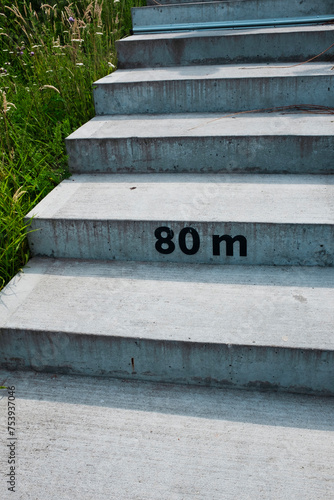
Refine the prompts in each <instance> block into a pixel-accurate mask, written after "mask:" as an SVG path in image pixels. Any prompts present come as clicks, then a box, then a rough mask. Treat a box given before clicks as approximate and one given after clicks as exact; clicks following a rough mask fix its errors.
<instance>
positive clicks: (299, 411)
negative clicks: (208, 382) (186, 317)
mask: <svg viewBox="0 0 334 500" xmlns="http://www.w3.org/2000/svg"><path fill="white" fill-rule="evenodd" d="M0 377H1V383H2V384H5V385H14V386H15V388H16V411H17V424H18V429H17V448H16V452H17V454H16V458H17V463H16V464H15V465H16V472H17V481H16V493H15V494H13V493H12V492H10V491H7V485H6V479H5V477H4V476H3V478H2V484H1V497H2V498H3V499H9V498H13V497H15V498H17V499H20V500H30V499H31V500H32V499H33V500H35V499H38V500H40V499H42V498H47V499H48V500H59V499H63V500H69V499H79V498H80V499H82V500H96V499H98V500H110V499H112V500H114V499H115V500H116V499H117V500H128V499H129V498H134V499H138V500H139V499H140V500H142V499H150V500H157V499H158V498H160V499H165V500H181V499H184V500H193V499H207V500H221V498H224V499H228V500H229V499H231V500H232V499H235V498H238V499H240V500H246V499H254V498H256V499H264V500H267V499H268V498H275V499H277V500H283V499H284V500H285V499H286V498H293V499H296V500H299V499H300V500H302V499H303V500H314V498H322V499H330V498H332V497H333V493H334V485H333V476H332V463H333V458H334V457H333V449H334V447H333V444H334V443H333V418H332V416H333V404H334V403H333V398H326V399H324V398H319V397H311V396H308V397H307V396H296V395H282V394H256V393H245V392H244V391H226V390H219V389H212V388H211V389H205V388H195V387H177V386H172V385H162V384H159V385H158V384H149V383H144V384H143V383H142V384H138V383H135V382H129V381H127V382H124V381H110V380H105V379H93V378H88V377H80V378H78V377H69V376H60V375H58V376H57V377H55V376H52V375H43V374H27V373H21V372H16V373H13V372H12V373H10V372H5V371H2V372H1V373H0ZM2 392H4V391H2ZM0 407H1V448H2V453H1V454H0V457H1V458H0V460H1V469H2V471H3V474H6V473H7V472H8V464H7V460H6V459H7V456H8V449H7V447H6V444H7V441H6V435H7V423H6V419H5V415H6V412H7V397H6V393H4V394H3V398H2V399H1V401H0Z"/></svg>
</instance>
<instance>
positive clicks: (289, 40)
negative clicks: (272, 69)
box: [117, 24, 334, 69]
mask: <svg viewBox="0 0 334 500" xmlns="http://www.w3.org/2000/svg"><path fill="white" fill-rule="evenodd" d="M333 30H334V27H333V26H332V25H330V24H327V25H326V24H325V25H317V26H290V27H282V28H277V27H275V28H254V29H251V30H250V29H238V30H232V29H226V30H208V31H204V30H203V31H191V32H178V33H168V32H167V33H163V34H162V33H159V34H146V35H134V36H130V37H127V38H124V39H123V40H119V41H118V42H117V56H118V67H119V68H121V69H125V68H144V67H147V66H149V67H163V66H177V65H182V66H183V65H184V66H187V65H199V64H203V65H208V64H228V63H231V62H232V61H234V62H241V63H243V64H245V63H263V62H266V63H267V64H272V63H275V62H277V61H282V62H293V63H297V62H303V61H307V60H309V59H311V58H312V57H315V56H317V58H316V61H318V62H319V61H321V60H325V61H326V60H327V61H331V60H333V54H334V47H331V48H330V49H329V50H327V51H326V52H324V53H322V52H323V51H324V50H325V49H326V48H327V47H330V46H331V45H332V43H333Z"/></svg>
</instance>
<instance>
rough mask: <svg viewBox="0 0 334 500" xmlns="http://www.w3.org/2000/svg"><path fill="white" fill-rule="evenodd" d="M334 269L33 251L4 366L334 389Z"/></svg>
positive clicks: (11, 289)
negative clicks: (51, 255)
mask: <svg viewBox="0 0 334 500" xmlns="http://www.w3.org/2000/svg"><path fill="white" fill-rule="evenodd" d="M333 283H334V268H318V267H314V268H304V267H297V268H296V267H289V268H281V267H265V266H255V267H254V266H246V267H245V266H241V267H239V266H206V265H184V264H183V265H181V264H166V263H143V262H141V263H138V262H99V261H90V262H89V261H79V260H78V261H76V260H72V259H70V260H61V259H57V260H52V259H33V260H31V261H30V262H29V264H28V266H27V267H26V268H25V272H24V273H23V274H20V275H18V276H17V277H16V278H14V280H13V281H12V282H11V283H10V284H9V285H8V286H7V287H6V288H5V289H4V291H3V292H2V294H1V307H2V310H3V312H2V315H1V328H0V331H1V338H2V341H1V346H0V359H1V367H2V368H6V369H10V370H14V369H23V370H34V371H38V372H40V371H45V372H51V373H67V374H80V375H93V376H107V377H116V378H122V379H132V380H135V379H137V380H151V381H163V382H169V383H170V382H172V383H175V382H176V383H184V384H197V385H212V386H217V387H229V388H248V389H261V388H262V389H271V390H281V391H290V392H303V393H310V394H312V393H316V394H323V395H334V339H333V321H334V309H333V299H334V289H333Z"/></svg>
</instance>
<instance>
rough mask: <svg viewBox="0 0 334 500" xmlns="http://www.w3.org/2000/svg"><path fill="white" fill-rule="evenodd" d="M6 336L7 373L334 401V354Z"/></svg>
mask: <svg viewBox="0 0 334 500" xmlns="http://www.w3.org/2000/svg"><path fill="white" fill-rule="evenodd" d="M1 337H2V342H1V351H0V353H1V356H0V357H1V360H2V361H1V368H4V369H9V370H17V369H20V370H29V369H30V370H34V371H38V372H51V373H53V374H57V373H63V374H78V375H86V376H87V375H89V376H104V377H115V378H122V379H131V380H151V381H160V382H167V383H170V382H172V383H182V384H195V385H205V386H215V387H222V388H223V387H229V388H244V389H266V390H268V389H270V390H275V391H276V390H281V391H288V392H297V393H306V394H323V395H334V370H333V366H334V352H333V351H326V350H315V349H314V350H311V349H310V350H307V349H305V350H299V349H291V348H280V347H269V346H268V347H263V346H261V347H258V346H243V345H241V346H237V345H232V344H229V345H224V344H210V343H208V344H207V343H191V342H177V341H165V340H148V339H139V338H124V337H103V336H101V337H98V338H96V336H92V335H81V334H67V333H63V332H49V331H38V332H36V331H30V330H27V331H16V330H6V329H5V330H2V332H1ZM282 367H284V369H282Z"/></svg>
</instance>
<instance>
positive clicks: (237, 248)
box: [0, 0, 334, 500]
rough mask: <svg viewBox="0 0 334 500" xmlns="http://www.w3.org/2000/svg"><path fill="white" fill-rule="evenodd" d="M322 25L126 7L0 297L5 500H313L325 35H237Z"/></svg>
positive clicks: (319, 478) (244, 12)
mask: <svg viewBox="0 0 334 500" xmlns="http://www.w3.org/2000/svg"><path fill="white" fill-rule="evenodd" d="M159 1H160V2H161V3H162V1H163V0H159ZM163 3H167V0H164V2H163ZM170 3H173V2H172V1H170ZM331 14H333V16H332V17H334V12H332V11H331V5H330V2H327V1H325V0H324V1H318V2H317V3H315V2H311V1H310V0H305V1H304V2H301V3H300V2H299V1H298V2H297V1H296V2H295V1H289V2H287V1H285V0H280V1H278V0H277V1H276V0H270V1H269V0H267V1H261V0H257V1H253V0H243V1H240V2H236V1H235V2H233V1H231V2H215V3H209V2H203V3H197V4H196V3H193V4H189V5H187V4H186V3H185V2H182V4H180V5H166V6H156V5H155V6H153V7H147V8H142V9H135V10H134V12H133V20H134V30H135V31H136V30H137V32H138V33H139V32H140V30H142V31H143V27H145V28H144V29H145V30H146V29H147V27H148V28H149V29H152V30H153V31H161V33H155V32H154V33H145V34H136V35H133V36H130V37H129V38H126V39H124V40H121V41H120V42H119V43H118V55H119V68H121V69H118V70H117V71H116V72H115V73H113V74H111V75H109V76H107V77H105V78H102V79H101V80H99V81H98V82H96V83H95V85H94V95H95V106H96V117H95V118H94V119H93V120H91V121H90V122H89V123H87V124H85V125H84V126H83V127H81V128H80V129H79V130H77V131H76V132H74V133H73V134H72V135H71V136H70V137H68V139H67V149H68V154H69V165H70V169H71V171H72V173H73V175H72V177H71V178H70V179H68V180H66V181H64V182H62V183H61V184H60V185H59V186H58V187H57V188H56V189H55V190H54V191H53V192H52V193H50V194H49V195H48V196H47V197H46V198H45V199H44V200H43V201H42V202H41V203H40V204H39V205H38V206H37V207H36V208H35V209H34V210H33V211H32V212H31V213H30V214H28V215H27V221H31V231H30V232H29V235H28V237H29V244H30V248H31V251H32V253H33V256H34V257H33V258H32V259H31V261H30V262H29V264H28V266H27V267H26V268H25V270H24V272H23V273H20V274H19V275H17V276H16V277H15V278H14V279H13V280H12V281H11V283H9V285H8V286H7V287H6V288H5V289H4V290H3V292H2V293H1V295H0V310H1V315H0V333H1V343H0V367H1V370H0V379H1V380H0V386H6V387H11V388H12V389H11V390H12V393H11V394H15V397H16V400H15V401H16V406H15V412H16V416H17V421H16V423H17V426H16V428H15V429H16V431H15V440H14V441H13V437H12V436H11V437H9V435H8V434H7V413H8V408H7V400H6V397H5V396H6V391H4V390H3V389H0V405H3V409H4V411H3V413H1V414H2V415H4V417H3V419H2V420H1V422H0V425H2V427H1V429H2V432H1V435H2V436H3V440H2V441H1V443H0V444H1V445H3V449H2V451H4V453H1V454H0V465H1V470H2V471H3V473H4V474H7V475H10V474H12V476H10V477H11V478H12V477H14V481H12V483H13V482H14V484H15V491H16V492H17V494H18V495H19V496H18V498H22V499H30V498H31V499H48V500H59V499H62V500H67V499H68V500H69V499H73V498H75V499H79V498H80V500H93V499H94V500H110V499H112V500H129V499H130V498H134V499H138V500H143V499H145V500H157V499H159V500H161V499H162V500H194V499H205V500H222V499H224V500H235V499H238V500H249V499H250V500H258V499H264V500H283V499H284V500H286V499H287V498H289V499H290V498H291V499H296V500H299V499H300V500H315V499H324V500H327V499H332V498H334V483H333V471H332V464H333V461H334V451H333V450H334V441H333V435H334V434H333V427H334V420H333V414H334V398H333V397H327V396H333V395H334V335H333V333H334V332H333V326H334V307H333V305H334V293H333V283H334V266H333V262H334V238H333V236H334V234H333V233H334V230H333V228H334V226H333V222H334V210H333V209H334V185H333V179H334V176H333V174H334V168H333V165H334V147H333V146H334V144H333V142H334V140H333V138H334V115H333V108H334V102H333V101H334V100H333V89H334V71H333V64H334V51H333V47H332V48H330V49H329V50H327V51H326V50H325V49H327V48H328V47H330V46H331V44H332V43H333V42H334V36H333V35H334V28H333V24H325V25H308V26H305V25H300V24H298V25H296V26H288V25H285V26H281V27H272V26H269V24H268V25H267V26H262V27H260V28H254V24H255V23H254V22H255V21H257V20H260V21H261V23H262V24H263V22H267V23H269V21H268V19H269V18H271V17H272V16H273V15H275V16H276V17H279V16H280V17H284V19H285V21H284V22H286V23H287V22H288V21H287V19H288V18H291V17H294V18H298V23H300V20H301V18H304V22H308V23H309V22H310V17H314V16H316V15H319V16H320V15H323V16H327V17H328V16H329V17H330V16H331ZM210 16H211V17H210ZM228 16H229V17H228ZM227 17H228V22H229V23H235V24H238V23H239V24H240V20H241V21H242V23H244V21H249V23H250V25H251V26H253V28H252V29H250V28H243V29H239V30H231V29H226V30H222V29H220V30H217V29H211V28H212V24H211V25H210V24H209V23H215V24H216V25H217V23H218V24H219V23H223V22H225V20H226V18H227ZM305 18H308V20H307V21H305ZM263 20H264V21H263ZM295 22H296V23H297V21H295ZM173 23H174V24H175V23H178V24H179V25H180V24H181V23H184V24H186V23H188V24H187V26H186V28H185V29H186V31H180V26H178V28H177V29H178V31H177V32H168V31H166V30H168V26H169V27H170V24H173ZM196 23H197V27H199V26H201V29H198V30H196V31H195V30H194V29H193V28H194V24H196ZM204 25H205V26H204ZM157 27H158V30H156V29H155V28H157ZM205 28H206V29H205ZM209 28H210V29H209ZM320 53H322V54H321V55H320V56H319V57H317V58H316V59H314V60H312V61H310V62H308V63H306V64H303V63H304V61H306V60H308V59H311V58H314V57H315V56H317V55H318V54H320ZM330 108H331V109H330ZM200 386H202V387H200ZM209 386H211V387H209ZM13 387H14V389H15V391H14V392H13ZM237 388H238V389H251V390H248V391H246V390H239V391H237V390H235V389H237ZM255 389H256V390H255ZM289 393H290V394H289ZM291 393H295V394H291ZM11 399H12V400H13V396H12V397H11ZM11 408H13V406H11ZM6 412H7V413H6ZM8 415H9V413H8ZM5 417H6V421H5ZM7 436H8V439H11V441H7ZM16 439H17V441H16ZM9 442H10V444H11V446H12V448H13V447H14V448H15V450H16V444H17V450H18V453H17V463H15V470H14V472H15V476H13V470H12V469H11V471H10V470H9V465H8V463H7V459H8V453H9V452H8V450H9V448H7V446H9V445H8V443H9ZM13 443H14V444H13ZM12 448H11V449H12ZM6 477H7V476H6ZM3 481H4V483H3V484H2V485H1V498H5V499H7V498H12V491H9V490H7V489H6V487H7V486H8V485H7V484H6V482H5V481H6V479H3Z"/></svg>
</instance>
